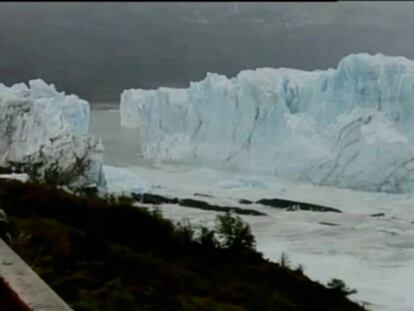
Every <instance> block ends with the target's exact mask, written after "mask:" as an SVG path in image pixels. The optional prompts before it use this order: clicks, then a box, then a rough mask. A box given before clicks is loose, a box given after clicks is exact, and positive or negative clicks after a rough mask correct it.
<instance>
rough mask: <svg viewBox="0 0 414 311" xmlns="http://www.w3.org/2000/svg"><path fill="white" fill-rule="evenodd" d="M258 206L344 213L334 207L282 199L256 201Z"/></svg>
mask: <svg viewBox="0 0 414 311" xmlns="http://www.w3.org/2000/svg"><path fill="white" fill-rule="evenodd" d="M256 203H257V204H262V205H266V206H271V207H275V208H280V209H285V210H288V211H296V210H300V211H312V212H334V213H342V211H340V210H339V209H336V208H333V207H327V206H323V205H317V204H310V203H304V202H297V201H290V200H282V199H261V200H259V201H256Z"/></svg>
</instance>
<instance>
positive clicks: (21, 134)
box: [0, 80, 105, 188]
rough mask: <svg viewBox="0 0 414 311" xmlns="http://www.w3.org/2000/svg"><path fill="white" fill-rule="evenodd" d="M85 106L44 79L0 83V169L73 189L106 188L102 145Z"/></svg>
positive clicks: (85, 102)
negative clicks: (91, 133)
mask: <svg viewBox="0 0 414 311" xmlns="http://www.w3.org/2000/svg"><path fill="white" fill-rule="evenodd" d="M89 114H90V107H89V103H88V102H87V101H85V100H82V99H80V98H78V97H77V96H76V95H69V96H68V95H65V93H63V92H62V93H60V92H57V91H56V88H55V86H54V85H53V84H51V85H47V84H46V83H45V82H44V81H42V80H31V81H29V87H28V86H27V85H26V84H24V83H19V84H15V85H13V86H11V87H6V86H4V85H3V84H0V166H3V167H7V168H10V169H14V170H17V171H22V172H25V173H27V174H29V176H30V177H31V178H32V179H33V178H35V179H39V180H41V181H46V182H51V183H54V182H56V183H58V184H66V185H68V186H73V187H91V186H94V187H98V188H99V187H105V178H104V175H103V170H102V162H103V146H102V143H101V141H100V140H99V139H97V138H94V137H91V136H89V135H88V134H87V133H88V126H89Z"/></svg>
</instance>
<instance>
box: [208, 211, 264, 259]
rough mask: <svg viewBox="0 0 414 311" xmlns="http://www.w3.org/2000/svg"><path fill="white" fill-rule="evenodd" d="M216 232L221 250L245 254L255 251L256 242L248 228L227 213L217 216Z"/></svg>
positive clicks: (237, 217) (244, 223)
mask: <svg viewBox="0 0 414 311" xmlns="http://www.w3.org/2000/svg"><path fill="white" fill-rule="evenodd" d="M216 231H217V234H218V237H219V242H220V244H221V246H222V247H223V248H228V249H231V250H234V251H247V252H251V251H255V250H256V240H255V238H254V236H253V234H252V233H251V230H250V226H249V225H248V224H247V223H246V222H244V221H243V220H242V219H241V218H240V217H239V216H234V215H233V214H231V213H230V212H229V211H227V212H226V213H225V214H224V215H218V216H217V218H216Z"/></svg>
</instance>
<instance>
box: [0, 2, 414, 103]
mask: <svg viewBox="0 0 414 311" xmlns="http://www.w3.org/2000/svg"><path fill="white" fill-rule="evenodd" d="M413 28H414V3H410V2H388V3H385V2H378V3H375V2H372V1H369V2H363V3H357V2H340V3H334V2H333V3H270V2H269V3H231V2H223V3H179V2H175V3H64V2H61V3H59V2H58V3H18V2H16V3H6V2H3V3H0V42H1V43H0V45H1V48H0V81H1V82H3V83H5V84H12V83H16V82H21V81H27V80H28V79H31V78H42V79H44V80H45V81H47V82H52V83H55V84H56V86H57V87H58V89H61V90H65V91H67V92H73V93H76V94H78V95H79V96H81V97H84V98H86V99H88V100H90V101H101V102H102V101H104V102H114V101H115V102H117V101H118V100H119V94H120V93H121V92H122V91H123V90H124V89H127V88H137V87H140V88H157V87H158V86H176V87H185V86H187V85H188V83H189V81H196V80H200V79H202V78H204V76H205V74H206V72H208V71H210V72H217V73H222V74H225V75H227V76H233V75H235V74H236V73H237V72H239V71H240V70H242V69H247V68H256V67H280V66H283V67H294V68H301V69H308V70H312V69H326V68H328V67H333V66H336V65H337V63H338V60H339V59H340V58H341V57H343V56H345V55H347V54H349V53H353V52H368V53H377V52H381V53H384V54H388V55H403V56H406V57H408V58H412V59H414V45H413V40H412V29H413Z"/></svg>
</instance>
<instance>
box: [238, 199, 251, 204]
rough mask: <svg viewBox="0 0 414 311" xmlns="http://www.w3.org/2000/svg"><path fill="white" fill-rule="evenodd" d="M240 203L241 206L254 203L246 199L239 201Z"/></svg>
mask: <svg viewBox="0 0 414 311" xmlns="http://www.w3.org/2000/svg"><path fill="white" fill-rule="evenodd" d="M239 203H240V204H252V203H253V202H252V201H250V200H246V199H240V200H239Z"/></svg>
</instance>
